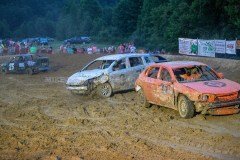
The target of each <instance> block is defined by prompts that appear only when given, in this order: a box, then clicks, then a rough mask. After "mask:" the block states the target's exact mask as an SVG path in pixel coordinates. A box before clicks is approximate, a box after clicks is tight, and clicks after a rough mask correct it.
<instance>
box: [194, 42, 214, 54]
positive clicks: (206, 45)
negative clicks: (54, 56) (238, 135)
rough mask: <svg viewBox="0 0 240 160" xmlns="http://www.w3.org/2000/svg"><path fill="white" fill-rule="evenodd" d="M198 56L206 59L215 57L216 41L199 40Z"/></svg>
mask: <svg viewBox="0 0 240 160" xmlns="http://www.w3.org/2000/svg"><path fill="white" fill-rule="evenodd" d="M198 55H199V56H206V57H215V42H214V40H198Z"/></svg>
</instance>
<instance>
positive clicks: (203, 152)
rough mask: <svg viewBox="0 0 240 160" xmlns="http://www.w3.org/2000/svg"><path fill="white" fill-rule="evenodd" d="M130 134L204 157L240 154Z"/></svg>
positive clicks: (223, 158)
mask: <svg viewBox="0 0 240 160" xmlns="http://www.w3.org/2000/svg"><path fill="white" fill-rule="evenodd" d="M130 136H132V137H134V138H139V139H143V140H146V141H147V142H149V143H152V144H154V145H157V146H162V147H169V148H173V149H177V150H184V151H187V152H191V153H195V154H199V155H204V156H205V157H206V158H217V159H222V160H226V159H228V160H236V159H240V155H228V154H222V153H217V152H219V151H214V149H213V150H212V148H209V149H203V148H199V147H195V146H191V145H184V144H179V143H176V142H173V141H167V140H163V139H158V138H154V137H149V136H146V135H145V134H140V133H136V132H135V133H132V134H130ZM212 151H214V152H212Z"/></svg>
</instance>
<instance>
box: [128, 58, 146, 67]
mask: <svg viewBox="0 0 240 160" xmlns="http://www.w3.org/2000/svg"><path fill="white" fill-rule="evenodd" d="M129 62H130V66H131V67H135V66H139V65H143V61H142V58H141V57H130V58H129Z"/></svg>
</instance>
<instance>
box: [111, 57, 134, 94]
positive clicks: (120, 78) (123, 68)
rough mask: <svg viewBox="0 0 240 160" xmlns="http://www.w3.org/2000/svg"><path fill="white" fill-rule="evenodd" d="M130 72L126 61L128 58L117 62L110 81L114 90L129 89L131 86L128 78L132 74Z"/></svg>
mask: <svg viewBox="0 0 240 160" xmlns="http://www.w3.org/2000/svg"><path fill="white" fill-rule="evenodd" d="M129 72H130V69H129V66H128V65H127V63H126V58H123V59H121V60H118V61H116V62H115V64H114V65H113V67H112V69H111V72H110V73H109V77H110V78H109V82H110V84H111V86H112V88H113V90H114V91H121V90H127V89H128V88H129V82H128V79H127V77H128V76H129V74H130V73H129Z"/></svg>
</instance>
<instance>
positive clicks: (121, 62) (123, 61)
mask: <svg viewBox="0 0 240 160" xmlns="http://www.w3.org/2000/svg"><path fill="white" fill-rule="evenodd" d="M126 68H127V67H126V59H121V60H119V61H117V63H116V64H115V65H114V66H113V71H118V70H122V69H126Z"/></svg>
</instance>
